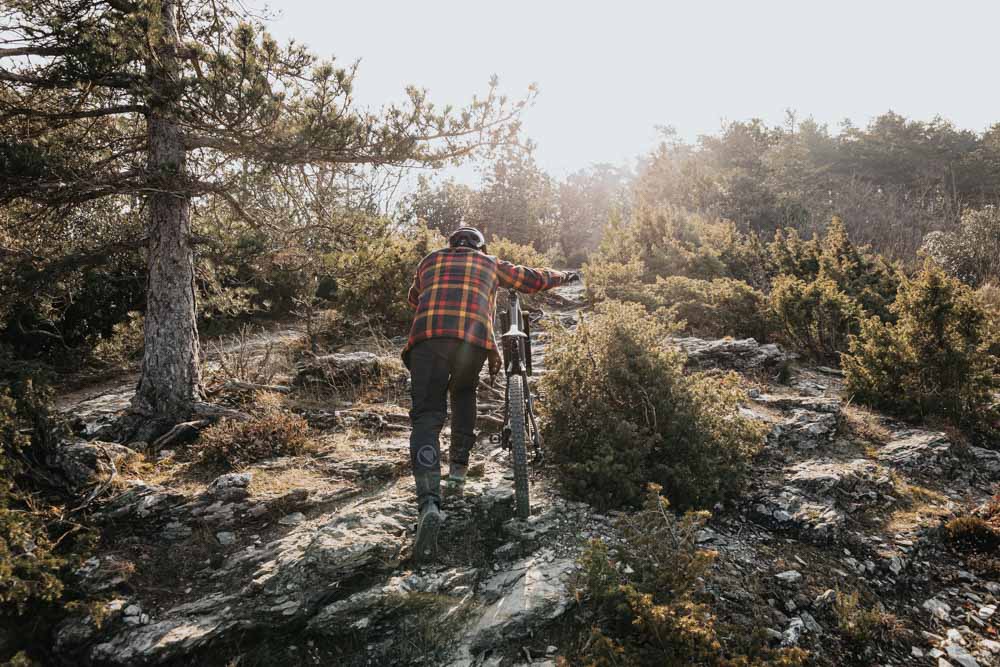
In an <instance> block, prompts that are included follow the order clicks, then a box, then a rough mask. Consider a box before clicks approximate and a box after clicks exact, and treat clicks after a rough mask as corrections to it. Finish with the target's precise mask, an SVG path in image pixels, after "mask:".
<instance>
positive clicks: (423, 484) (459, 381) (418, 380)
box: [406, 338, 486, 506]
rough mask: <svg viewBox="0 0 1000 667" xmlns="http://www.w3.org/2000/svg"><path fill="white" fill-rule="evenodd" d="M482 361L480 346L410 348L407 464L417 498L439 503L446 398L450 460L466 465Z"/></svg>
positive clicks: (451, 343) (447, 342)
mask: <svg viewBox="0 0 1000 667" xmlns="http://www.w3.org/2000/svg"><path fill="white" fill-rule="evenodd" d="M485 361H486V350H485V349H484V348H481V347H478V346H476V345H472V344H470V343H466V342H465V341H461V340H458V339H456V338H431V339H429V340H424V341H421V342H419V343H417V344H416V345H414V346H413V349H411V350H410V351H409V354H408V355H407V359H406V365H407V367H409V369H410V383H411V387H410V393H411V397H412V399H413V407H412V408H411V409H410V423H411V425H412V427H413V430H412V431H411V433H410V463H411V464H412V465H413V476H414V478H415V480H416V482H417V498H418V501H419V502H420V505H421V506H423V505H424V504H425V503H426V502H427V501H428V500H431V499H433V500H434V501H435V502H440V495H441V494H440V480H441V445H440V441H439V436H440V435H441V429H442V428H443V427H444V421H445V419H446V418H447V414H448V395H449V394H450V396H451V451H450V456H451V461H452V462H453V463H460V464H463V465H467V464H468V462H469V452H470V451H471V450H472V446H473V445H474V444H475V441H476V436H475V428H476V388H477V386H478V384H479V372H480V371H481V370H482V368H483V363H484V362H485Z"/></svg>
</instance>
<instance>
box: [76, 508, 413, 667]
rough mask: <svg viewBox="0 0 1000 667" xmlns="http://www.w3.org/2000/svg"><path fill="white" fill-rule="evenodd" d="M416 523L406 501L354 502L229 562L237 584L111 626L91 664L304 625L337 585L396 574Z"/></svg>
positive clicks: (130, 660) (174, 653) (142, 658)
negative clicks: (144, 618) (154, 615)
mask: <svg viewBox="0 0 1000 667" xmlns="http://www.w3.org/2000/svg"><path fill="white" fill-rule="evenodd" d="M415 518H416V511H415V509H414V507H413V502H412V501H411V499H410V498H409V497H408V495H407V496H406V497H396V496H393V497H391V498H383V499H379V500H377V501H373V502H370V503H359V504H357V505H355V506H354V507H353V508H350V509H349V510H347V511H344V512H343V513H341V514H338V515H336V516H334V517H332V518H331V519H329V520H328V521H327V522H326V523H324V524H322V525H321V526H320V527H319V528H317V527H316V526H313V525H310V524H302V525H301V526H297V527H295V528H293V529H292V530H291V532H289V533H288V534H287V535H285V536H284V537H282V538H281V539H279V540H276V541H274V542H271V543H269V544H267V545H264V546H263V547H262V548H261V549H259V550H255V551H253V552H245V553H244V554H242V555H240V557H239V558H235V559H233V560H232V561H231V562H229V563H228V564H227V565H226V566H225V567H224V570H223V573H224V574H225V575H227V576H230V577H232V581H233V582H234V583H235V584H236V585H234V586H229V587H227V588H226V589H225V590H224V592H214V593H211V594H208V595H204V596H202V597H199V598H197V599H194V600H191V601H189V602H185V603H183V604H180V605H177V606H174V607H173V608H170V609H167V610H166V611H164V612H162V613H160V614H159V615H158V617H157V618H152V619H150V620H149V622H148V623H145V624H140V625H128V624H125V625H122V626H115V627H109V628H108V629H107V630H106V631H105V632H104V633H103V636H102V640H99V641H98V642H97V643H96V644H95V645H94V646H93V647H92V648H91V650H90V654H89V657H90V659H91V660H93V661H94V662H99V663H108V664H118V665H131V664H143V663H156V662H164V661H167V660H170V659H173V658H177V657H179V656H183V655H186V654H188V653H190V652H191V651H193V650H196V649H199V648H201V647H203V646H205V645H206V644H208V643H209V642H211V641H213V640H215V639H218V638H220V637H222V636H224V635H226V634H227V633H229V632H231V631H232V630H235V629H240V630H244V631H245V630H252V629H254V628H271V629H279V628H283V627H286V626H288V625H289V624H293V623H301V622H303V621H307V620H308V619H309V618H311V617H312V616H313V615H315V614H316V613H317V611H319V609H320V608H321V606H322V605H324V604H327V603H328V601H329V599H330V597H333V596H336V595H337V591H338V590H339V588H340V585H341V583H342V582H344V581H347V580H356V578H359V577H363V576H370V575H373V574H375V573H376V572H379V571H387V570H391V569H392V568H394V567H395V566H396V565H397V564H398V563H399V561H400V559H401V554H402V551H403V547H404V546H405V545H406V544H408V543H409V542H410V540H411V539H412V537H411V536H410V535H409V534H408V532H409V531H408V529H407V525H409V524H410V523H412V521H413V520H414V519H415Z"/></svg>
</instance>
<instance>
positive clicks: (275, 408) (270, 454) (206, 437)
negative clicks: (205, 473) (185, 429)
mask: <svg viewBox="0 0 1000 667" xmlns="http://www.w3.org/2000/svg"><path fill="white" fill-rule="evenodd" d="M309 442H310V441H309V424H308V423H306V420H305V419H303V418H302V417H300V416H299V415H296V414H293V413H291V412H288V411H286V410H283V409H282V408H281V406H280V404H279V402H278V399H277V398H276V397H275V396H274V395H272V394H264V393H261V394H258V395H257V396H256V400H255V406H254V412H253V416H252V417H251V418H250V419H249V420H247V421H239V420H235V419H223V420H221V421H220V422H219V423H218V424H214V425H212V426H210V427H208V428H207V429H205V430H204V431H202V433H201V437H200V438H199V439H198V442H197V443H195V445H194V449H193V454H194V457H195V459H196V460H198V461H199V462H200V463H202V464H205V465H207V466H211V467H219V468H225V469H238V468H241V467H244V466H246V465H249V464H252V463H256V462H257V461H263V460H265V459H269V458H274V457H276V456H295V455H297V454H301V453H303V452H304V451H306V449H307V448H308V447H309Z"/></svg>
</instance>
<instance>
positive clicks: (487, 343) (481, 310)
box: [403, 248, 566, 357]
mask: <svg viewBox="0 0 1000 667" xmlns="http://www.w3.org/2000/svg"><path fill="white" fill-rule="evenodd" d="M565 280H566V274H565V273H563V272H562V271H553V270H552V269H529V268H528V267H526V266H516V265H514V264H511V263H510V262H506V261H504V260H502V259H497V258H496V257H493V256H492V255H487V254H485V253H482V252H479V251H477V250H472V249H470V248H444V249H443V250H437V251H435V252H432V253H431V254H429V255H427V257H424V259H423V260H422V261H421V262H420V265H419V266H418V267H417V274H416V276H415V277H414V279H413V285H411V286H410V293H409V294H408V295H407V298H408V300H409V302H410V305H411V306H413V307H414V308H416V309H417V312H416V315H415V316H414V318H413V326H412V327H411V328H410V339H409V341H407V343H406V349H404V350H403V356H404V357H405V356H406V353H407V352H408V351H409V350H410V348H412V347H413V346H414V345H416V344H417V343H419V342H420V341H422V340H426V339H428V338H459V339H461V340H464V341H468V342H469V343H472V344H473V345H478V346H479V347H484V348H486V349H488V350H490V349H496V343H495V342H494V340H493V309H494V307H495V303H496V293H497V288H498V287H513V288H514V289H516V290H517V291H519V292H525V293H528V294H530V293H532V292H540V291H542V290H547V289H551V288H553V287H558V286H559V285H562V284H563V282H565Z"/></svg>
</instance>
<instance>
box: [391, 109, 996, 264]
mask: <svg viewBox="0 0 1000 667" xmlns="http://www.w3.org/2000/svg"><path fill="white" fill-rule="evenodd" d="M662 134H663V141H662V142H661V144H660V145H659V146H658V147H657V148H656V149H655V150H654V151H653V152H652V153H651V154H650V155H648V156H645V157H643V158H640V159H639V161H638V166H637V169H636V170H635V171H632V170H628V169H625V170H623V169H616V168H613V167H610V166H607V165H602V166H595V167H592V168H589V169H585V170H582V171H580V172H577V173H576V174H574V175H572V176H570V177H569V178H567V179H565V180H564V181H561V182H559V181H556V180H555V179H552V178H551V177H549V176H548V175H547V174H545V173H544V172H543V171H541V170H540V169H539V168H538V167H537V165H536V164H535V162H534V161H533V159H532V158H531V156H530V154H525V153H509V154H508V155H507V156H506V157H505V158H504V159H501V160H499V161H498V162H496V163H495V164H494V165H492V166H491V167H490V168H488V169H486V170H485V171H484V178H483V185H482V187H481V188H479V189H473V188H469V187H468V186H464V185H460V184H456V183H454V182H450V181H449V182H445V183H443V184H438V185H432V184H431V183H428V182H423V183H422V184H421V187H420V188H419V189H418V191H417V192H416V194H415V195H413V197H411V199H410V202H409V203H410V212H411V213H412V214H413V215H414V216H415V217H419V218H421V219H424V220H426V221H427V223H428V224H429V225H432V226H434V227H437V228H439V229H442V230H444V229H450V228H452V227H453V226H454V225H455V224H457V223H458V222H460V221H464V222H468V223H471V224H478V225H481V226H483V227H486V228H487V229H488V230H490V231H491V232H492V233H496V234H497V235H499V236H505V237H509V238H512V239H514V240H517V241H519V242H521V243H531V244H532V245H534V246H535V247H536V248H538V249H540V250H551V249H552V248H556V249H557V250H559V251H561V253H562V257H564V258H565V259H567V260H569V261H570V262H571V263H574V262H575V261H578V260H579V255H580V253H586V252H589V251H592V250H593V249H594V247H596V244H597V242H598V240H599V238H600V234H601V231H602V229H603V227H604V225H605V224H606V223H607V220H608V216H609V215H611V214H613V213H617V214H618V215H622V216H626V217H627V215H628V212H629V209H630V207H631V206H633V205H651V206H656V205H664V204H665V205H671V206H679V207H682V208H684V209H687V210H689V211H691V212H698V213H703V214H707V215H709V216H711V217H718V218H722V219H726V220H730V221H733V222H735V223H736V224H737V225H738V226H739V227H740V228H741V229H742V230H743V231H755V232H757V233H759V234H760V235H761V236H762V237H764V238H765V239H768V238H770V237H771V236H773V233H774V231H775V230H777V229H781V228H786V227H792V228H795V229H797V230H799V231H800V232H802V233H803V236H807V237H810V236H812V235H813V234H815V233H816V232H817V231H819V232H821V231H822V230H823V229H825V227H826V225H827V224H828V223H829V221H830V220H831V218H832V217H833V216H838V217H840V218H841V219H842V220H843V221H844V224H845V225H846V227H847V230H848V232H849V233H850V234H851V237H852V238H853V239H855V240H856V241H858V242H861V243H869V244H871V245H872V246H873V247H874V248H875V249H876V250H878V251H879V252H881V253H883V254H884V255H886V256H888V257H890V258H892V259H899V260H905V261H910V260H912V259H914V258H915V257H916V251H917V250H918V249H919V248H920V246H921V245H922V243H923V240H924V238H925V236H926V235H927V234H928V233H929V232H932V231H935V230H948V229H950V228H952V227H954V226H955V225H956V224H957V222H958V221H959V219H960V218H961V216H962V214H963V213H964V212H966V211H967V210H968V209H978V208H982V207H985V206H988V205H993V204H996V203H997V202H998V201H1000V124H997V125H994V126H992V127H991V128H989V129H988V130H986V131H985V132H982V133H977V132H974V131H971V130H962V129H958V128H956V127H955V126H954V125H953V124H952V123H950V122H948V121H947V120H944V119H942V118H935V119H933V120H931V121H919V120H909V119H907V118H905V117H903V116H901V115H899V114H897V113H893V112H891V111H890V112H888V113H885V114H883V115H881V116H878V117H877V118H875V119H874V120H873V121H872V122H871V123H869V124H868V126H867V127H864V128H861V127H856V126H854V125H852V124H851V123H850V122H845V123H844V124H843V125H842V126H841V127H840V128H839V129H838V131H832V130H831V129H830V128H829V127H828V126H826V125H822V124H819V123H817V122H815V121H813V120H812V119H806V120H803V121H798V120H796V118H795V117H794V116H793V115H791V114H790V115H789V117H788V119H787V121H786V122H785V123H784V124H783V125H780V126H769V125H767V124H766V123H764V122H763V121H761V120H759V119H754V120H750V121H739V122H733V123H729V124H727V125H725V126H724V127H723V128H722V129H721V131H720V132H719V133H718V134H713V135H706V136H702V137H700V138H699V139H698V140H697V141H696V142H694V143H693V144H692V143H687V142H684V141H681V140H680V139H678V137H677V135H676V133H675V132H674V131H673V130H672V129H669V128H667V129H664V130H662Z"/></svg>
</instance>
